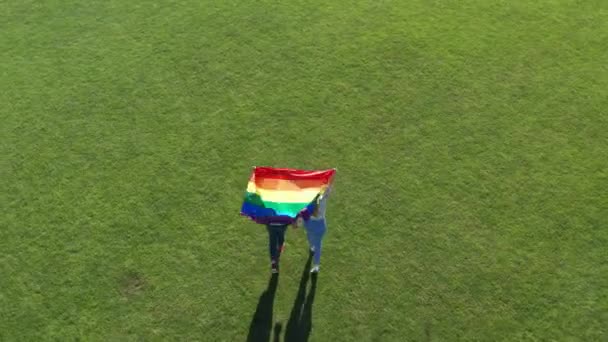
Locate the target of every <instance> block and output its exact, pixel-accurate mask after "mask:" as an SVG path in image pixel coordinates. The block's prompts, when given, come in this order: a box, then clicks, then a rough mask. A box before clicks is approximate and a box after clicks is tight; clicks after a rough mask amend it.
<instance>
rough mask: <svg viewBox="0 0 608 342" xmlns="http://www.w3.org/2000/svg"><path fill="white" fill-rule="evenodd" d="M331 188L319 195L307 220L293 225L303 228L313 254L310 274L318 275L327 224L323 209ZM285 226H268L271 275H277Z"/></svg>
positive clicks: (299, 219)
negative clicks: (322, 242)
mask: <svg viewBox="0 0 608 342" xmlns="http://www.w3.org/2000/svg"><path fill="white" fill-rule="evenodd" d="M330 190H331V187H328V188H327V190H326V191H325V192H324V193H323V194H322V195H321V197H320V198H319V200H318V203H317V205H316V206H315V210H314V211H313V212H312V215H311V216H310V217H309V218H308V219H305V220H304V219H302V218H298V219H297V220H296V221H295V222H294V223H293V224H292V226H293V228H298V227H301V226H304V229H306V236H307V238H308V244H309V246H310V252H311V253H313V266H312V268H311V269H310V272H311V273H318V272H319V267H320V266H321V265H320V264H321V241H322V240H323V235H325V232H326V231H327V223H326V221H325V209H326V207H327V198H328V196H329V192H330ZM287 226H288V225H286V224H272V223H271V224H268V225H266V228H267V230H268V242H269V248H270V267H271V271H272V273H279V258H280V256H281V253H283V250H284V249H285V244H284V243H285V232H286V231H287Z"/></svg>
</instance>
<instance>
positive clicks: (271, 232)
mask: <svg viewBox="0 0 608 342" xmlns="http://www.w3.org/2000/svg"><path fill="white" fill-rule="evenodd" d="M266 228H267V229H268V246H269V250H270V269H271V271H272V273H279V257H280V256H281V253H283V250H284V249H285V246H284V244H285V231H286V230H287V225H286V224H278V223H271V224H268V225H266Z"/></svg>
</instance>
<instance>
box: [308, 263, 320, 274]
mask: <svg viewBox="0 0 608 342" xmlns="http://www.w3.org/2000/svg"><path fill="white" fill-rule="evenodd" d="M320 267H321V265H314V266H313V267H312V268H311V269H310V273H319V268H320Z"/></svg>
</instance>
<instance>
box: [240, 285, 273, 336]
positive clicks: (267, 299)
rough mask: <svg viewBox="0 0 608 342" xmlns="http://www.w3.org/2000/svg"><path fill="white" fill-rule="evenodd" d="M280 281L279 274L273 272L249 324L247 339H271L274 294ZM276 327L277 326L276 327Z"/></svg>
mask: <svg viewBox="0 0 608 342" xmlns="http://www.w3.org/2000/svg"><path fill="white" fill-rule="evenodd" d="M278 283H279V275H278V274H273V275H272V277H270V280H269V282H268V286H267V287H266V290H264V292H262V295H261V296H260V300H259V301H258V306H257V308H256V309H255V313H254V314H253V319H252V320H251V324H250V325H249V334H248V335H247V341H249V342H257V341H264V342H267V341H268V340H270V332H271V331H272V306H273V305H274V296H275V294H276V292H277V284H278ZM275 329H276V327H275ZM279 330H280V328H279Z"/></svg>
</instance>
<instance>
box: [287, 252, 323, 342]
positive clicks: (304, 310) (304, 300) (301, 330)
mask: <svg viewBox="0 0 608 342" xmlns="http://www.w3.org/2000/svg"><path fill="white" fill-rule="evenodd" d="M311 260H312V254H310V255H309V256H308V261H307V262H306V266H304V271H303V272H302V278H301V279H300V287H299V288H298V294H297V296H296V300H295V302H294V304H293V308H292V309H291V315H290V316H289V321H288V322H287V327H286V328H285V341H289V342H291V341H302V342H306V341H308V338H309V337H310V332H311V330H312V303H313V302H314V300H315V292H316V290H317V274H316V273H313V274H312V275H311V274H310V273H309V269H310V262H311ZM309 278H310V280H311V286H310V291H309V292H308V296H307V295H306V286H307V284H308V279H309Z"/></svg>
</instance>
